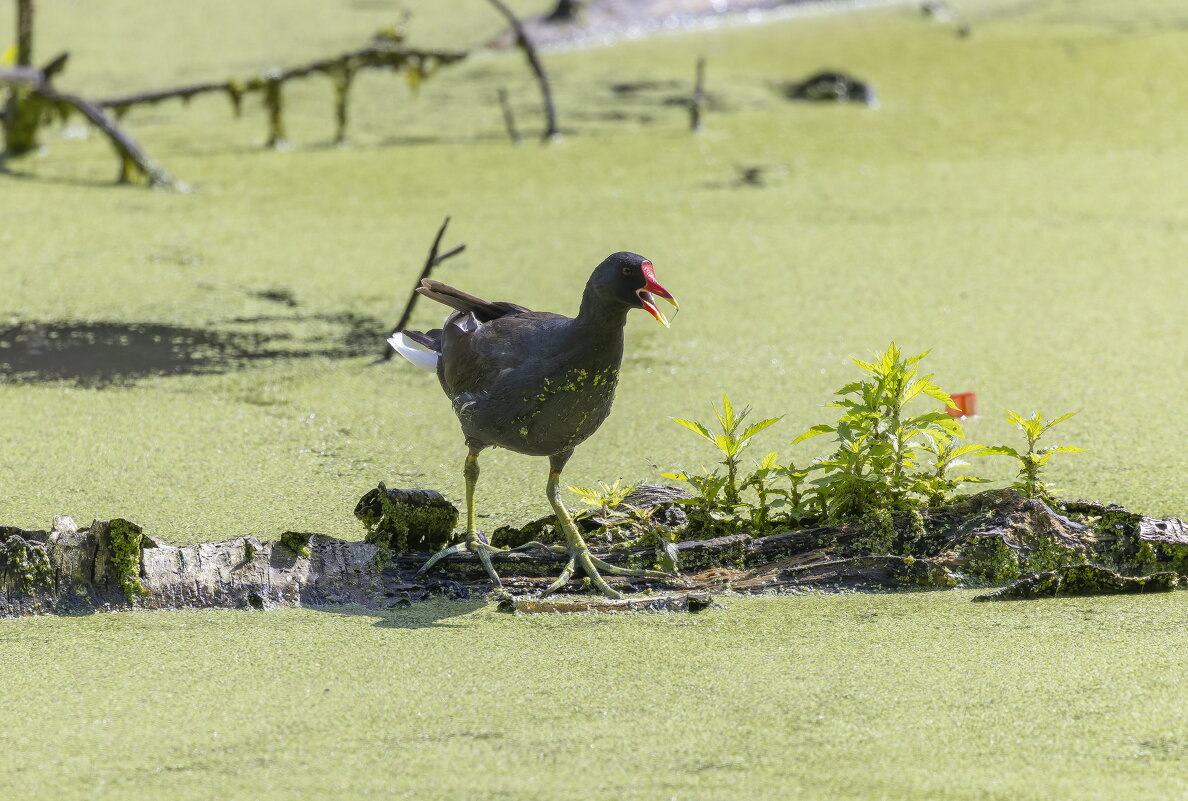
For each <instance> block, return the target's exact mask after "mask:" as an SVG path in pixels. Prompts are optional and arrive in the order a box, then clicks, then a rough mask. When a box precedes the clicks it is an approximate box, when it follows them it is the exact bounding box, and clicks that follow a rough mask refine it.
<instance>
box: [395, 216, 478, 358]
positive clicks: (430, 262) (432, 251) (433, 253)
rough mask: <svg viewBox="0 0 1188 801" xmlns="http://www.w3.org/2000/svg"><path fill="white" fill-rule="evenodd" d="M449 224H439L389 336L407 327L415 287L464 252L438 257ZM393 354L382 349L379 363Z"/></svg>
mask: <svg viewBox="0 0 1188 801" xmlns="http://www.w3.org/2000/svg"><path fill="white" fill-rule="evenodd" d="M449 224H450V218H449V217H446V218H445V220H443V221H442V223H441V228H438V229H437V236H435V237H434V238H433V247H431V248H429V257H428V258H426V259H425V266H424V267H423V268H422V269H421V276H420V277H419V278H418V279H417V282H416V283H415V284H413V291H412V293H411V294H410V295H409V297H408V303H406V304H405V305H404V311H403V312H402V313H401V315H400V321H399V322H398V323H396V325H395V327H393V328H392V331H391V334H395V333H397V332H398V331H403V330H404V327H405V326H406V325H408V321H409V319H411V318H412V313H413V307H414V306H415V305H416V302H417V298H419V297H420V295H419V294H417V287H419V286H420V285H421V282H422V281H424V280H425V279H426V278H428V277H429V275H430V274H431V273H432V272H433V268H434V267H436V266H437V265H439V264H441V263H442V262H443V261H445V260H446V259H452V258H453V257H454V256H457V255H458V254H459V253H461V252H462V251H464V250H466V245H458V247H456V248H453V249H452V250H448V251H446V252H445V253H442V254H440V255H439V254H438V249H439V248H440V247H441V240H442V237H444V236H445V232H446V227H447V226H448V225H449ZM395 353H396V351H394V350H392V349H391V348H384V354H383V356H382V357H381V358H380V361H385V362H386V361H388V360H389V359H391V358H392V356H393V354H395Z"/></svg>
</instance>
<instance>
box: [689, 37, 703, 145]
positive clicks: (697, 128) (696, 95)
mask: <svg viewBox="0 0 1188 801" xmlns="http://www.w3.org/2000/svg"><path fill="white" fill-rule="evenodd" d="M704 107H705V56H702V57H701V58H699V59H697V80H696V81H695V82H694V84H693V100H692V101H690V103H689V130H691V131H693V132H694V133H700V132H701V131H702V129H703V127H704V126H703V125H702V122H701V114H702V111H703V110H704Z"/></svg>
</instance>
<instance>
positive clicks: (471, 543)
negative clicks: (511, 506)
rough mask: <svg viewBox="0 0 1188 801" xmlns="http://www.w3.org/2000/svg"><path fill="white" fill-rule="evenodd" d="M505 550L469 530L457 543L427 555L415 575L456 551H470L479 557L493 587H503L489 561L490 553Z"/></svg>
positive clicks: (483, 536) (480, 534) (426, 570)
mask: <svg viewBox="0 0 1188 801" xmlns="http://www.w3.org/2000/svg"><path fill="white" fill-rule="evenodd" d="M506 550H507V549H506V548H499V547H497V546H495V545H492V544H491V543H489V542H487V538H486V536H485V535H484V534H482V533H481V532H477V531H475V532H471V533H469V534H467V535H466V539H465V540H463V541H462V542H459V543H458V544H457V545H451V546H450V547H448V548H442V549H441V550H440V551H438V552H437V553H435V554H433V556H431V557H429V561H428V562H426V563H425V564H423V565H422V566H421V569H420V570H418V571H417V575H418V576H420V575H422V574H423V573H426V572H428V570H429V568H431V567H433V566H434V565H435V564H437V563H438V562H440V561H441V560H442V559H444V558H446V557H447V556H452V555H453V554H456V553H467V552H470V553H473V554H474V555H475V556H477V557H478V558H479V562H481V563H482V565H483V569H485V570H486V571H487V575H488V576H490V577H491V581H493V582H494V583H495V588H496V589H500V588H502V587H503V582H502V581H500V580H499V574H498V573H496V572H495V565H493V564H492V563H491V554H493V553H499V552H501V551H506Z"/></svg>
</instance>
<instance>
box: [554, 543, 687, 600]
mask: <svg viewBox="0 0 1188 801" xmlns="http://www.w3.org/2000/svg"><path fill="white" fill-rule="evenodd" d="M535 544H536V545H540V543H535ZM542 547H547V548H548V549H549V550H551V551H554V552H561V553H568V554H569V561H568V562H566V563H565V569H564V570H562V571H561V575H560V576H558V578H557V580H556V581H554V582H553V583H552V584H550V585H549V586H548V587H546V588H545V590H544V592H542V593H541V594H540V597H541V598H544V597H546V596H548V595H552V594H553V593H555V592H557V590H559V589H561V588H562V587H564V586H565V585H566V584H568V583H569V580H570V579H571V578H573V574H574V571H576V570H577V567H578V565H581V568H582V570H583V571H584V572H585V574H586V575H587V576H588V577H589V579H590V583H591V584H593V585H594V587H595V588H596V589H597V590H598V591H599V592H601V593H602V594H603V595H605V596H606V597H607V598H614V599H616V600H617V599H619V598H622V597H623V594H622V593H621V592H619V591H618V590H616V589H615V588H614V587H612V586H611V585H609V584H607V583H606V579H604V578H603V577H602V573H600V572H599V571H600V570H601V571H604V572H606V573H609V574H610V575H612V576H634V577H636V578H655V579H663V580H667V581H679V580H680V578H679V577H678V576H674V575H672V574H671V573H662V572H661V571H659V570H645V569H643V568H627V567H618V566H616V565H612V564H610V563H609V562H606V561H604V560H602V559H599V558H598V557H597V556H594V554H592V553H590V549H589V548H586V547H581V548H573V549H569V548H562V547H560V546H542Z"/></svg>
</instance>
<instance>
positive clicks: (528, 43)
mask: <svg viewBox="0 0 1188 801" xmlns="http://www.w3.org/2000/svg"><path fill="white" fill-rule="evenodd" d="M490 3H491V5H493V6H495V8H496V10H497V11H499V13H500V14H502V15H503V16H504V17H506V18H507V21H508V24H510V25H511V27H512V30H513V31H514V32H515V34H516V43H517V44H518V45H519V46H520V49H521V50H523V51H524V56H525V57H526V58H527V59H528V66H530V67H531V68H532V72H533V74H534V75H536V82H537V83H538V84H540V95H541V99H542V100H543V102H544V110H545V132H544V137H543V138H544V140H545V141H548V140H550V139H554V138H556V137H557V136H558V135H559V134H560V133H561V131H560V130H559V129H558V128H557V111H556V109H555V108H554V107H553V93H552V90H550V89H549V78H548V76H547V75H545V70H544V65H543V64H541V63H540V56H538V55H537V53H536V46H535V45H534V44H532V40H531V39H529V38H528V34H527V33H526V32H525V31H524V26H523V25H522V24H521V23H520V20H519V19H518V18H517V17H516V15H515V14H513V13H512V10H511V9H510V8H508V7H507V6H506V5H504V3H503V0H490Z"/></svg>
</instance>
